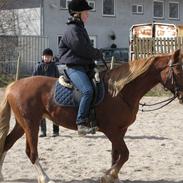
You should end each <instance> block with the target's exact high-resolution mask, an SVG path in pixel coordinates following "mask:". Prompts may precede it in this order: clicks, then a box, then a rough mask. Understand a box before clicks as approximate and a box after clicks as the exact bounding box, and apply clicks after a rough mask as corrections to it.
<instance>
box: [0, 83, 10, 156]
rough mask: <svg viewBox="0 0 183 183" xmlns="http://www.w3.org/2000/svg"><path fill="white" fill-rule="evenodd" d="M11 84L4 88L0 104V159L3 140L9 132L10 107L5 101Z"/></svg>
mask: <svg viewBox="0 0 183 183" xmlns="http://www.w3.org/2000/svg"><path fill="white" fill-rule="evenodd" d="M12 84H13V83H12ZM12 84H10V85H8V87H7V88H6V91H5V96H4V99H3V101H2V102H1V104H0V159H1V156H2V153H3V149H4V144H5V140H6V137H7V134H8V132H9V124H10V117H11V107H10V104H9V102H8V100H7V95H8V92H9V88H10V86H11V85H12Z"/></svg>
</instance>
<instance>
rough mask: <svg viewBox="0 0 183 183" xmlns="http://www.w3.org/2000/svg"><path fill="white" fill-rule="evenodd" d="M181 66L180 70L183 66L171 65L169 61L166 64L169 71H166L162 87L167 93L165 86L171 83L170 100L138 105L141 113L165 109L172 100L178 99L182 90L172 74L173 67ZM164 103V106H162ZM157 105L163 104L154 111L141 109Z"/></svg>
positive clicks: (173, 73)
mask: <svg viewBox="0 0 183 183" xmlns="http://www.w3.org/2000/svg"><path fill="white" fill-rule="evenodd" d="M178 65H180V66H182V69H183V64H181V63H176V64H173V62H172V60H170V61H169V63H168V66H166V67H168V68H169V71H168V76H167V78H166V80H165V83H164V84H163V86H164V89H165V90H166V91H167V89H166V84H167V83H168V81H171V84H172V85H173V93H174V95H173V97H171V98H168V99H166V100H163V101H161V102H157V103H154V104H146V103H143V104H142V103H139V105H140V106H142V109H139V110H140V111H142V112H150V111H155V110H158V109H161V108H163V107H165V106H166V105H168V104H170V103H171V102H172V101H173V100H175V99H176V98H177V97H178V92H179V91H180V90H181V89H183V87H180V86H179V85H178V84H177V81H176V77H175V72H174V67H175V66H178ZM163 103H164V104H163ZM159 104H163V105H162V106H160V107H157V108H154V109H147V110H144V109H143V107H144V106H145V107H147V106H148V107H151V106H155V105H159Z"/></svg>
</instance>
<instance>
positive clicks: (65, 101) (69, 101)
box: [54, 80, 105, 107]
mask: <svg viewBox="0 0 183 183" xmlns="http://www.w3.org/2000/svg"><path fill="white" fill-rule="evenodd" d="M96 91H97V96H96V100H95V104H94V105H98V104H99V103H100V102H102V100H103V98H104V95H105V87H104V83H103V81H102V82H100V83H97V85H96ZM80 99H81V93H80V92H79V90H77V89H76V88H75V89H69V88H66V87H64V86H62V85H61V84H60V83H59V82H58V80H57V81H56V84H55V88H54V101H55V103H56V104H57V105H59V106H65V107H78V106H79V103H80Z"/></svg>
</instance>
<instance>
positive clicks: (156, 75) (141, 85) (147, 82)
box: [121, 62, 166, 106]
mask: <svg viewBox="0 0 183 183" xmlns="http://www.w3.org/2000/svg"><path fill="white" fill-rule="evenodd" d="M165 64H166V63H165ZM160 67H162V68H163V67H164V65H161V66H159V65H158V64H156V62H154V63H153V65H152V66H151V67H150V68H149V69H148V70H147V71H146V72H145V73H144V74H142V75H141V76H139V77H137V78H136V79H134V80H133V81H132V82H130V83H129V84H127V85H126V86H125V88H124V89H123V90H122V91H121V94H122V95H123V96H124V98H126V99H128V103H129V104H131V105H132V106H133V105H135V104H136V105H138V103H139V101H140V99H141V98H142V97H143V96H144V95H145V94H146V93H147V92H148V91H149V90H151V89H152V88H153V87H154V86H155V85H157V84H158V83H159V82H160V72H161V68H160Z"/></svg>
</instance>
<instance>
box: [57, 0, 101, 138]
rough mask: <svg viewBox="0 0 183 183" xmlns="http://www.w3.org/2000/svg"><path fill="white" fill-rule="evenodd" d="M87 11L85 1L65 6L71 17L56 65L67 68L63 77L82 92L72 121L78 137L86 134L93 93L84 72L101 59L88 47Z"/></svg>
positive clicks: (99, 52) (96, 50)
mask: <svg viewBox="0 0 183 183" xmlns="http://www.w3.org/2000/svg"><path fill="white" fill-rule="evenodd" d="M91 9H92V7H90V6H89V5H88V3H87V1H86V0H72V1H71V2H70V3H69V6H68V10H69V14H70V15H71V17H70V18H69V19H68V22H67V30H66V32H65V33H64V35H63V37H62V40H61V41H60V44H59V54H60V62H61V64H65V65H66V66H67V70H66V71H67V75H68V76H69V78H70V79H71V81H72V83H73V84H74V85H75V86H76V88H77V89H78V90H79V91H80V92H81V93H82V97H81V101H80V104H79V109H78V114H77V119H76V124H77V128H78V133H79V134H82V135H86V134H87V133H90V128H89V127H88V126H87V122H88V116H89V110H90V105H91V101H92V98H93V93H94V92H93V87H92V84H91V81H90V79H89V76H88V72H90V71H91V70H93V69H94V66H95V64H94V60H100V59H102V58H103V55H102V53H101V51H100V50H99V49H96V48H94V47H92V45H91V42H90V39H89V36H88V33H87V31H86V29H85V26H84V24H85V23H86V22H87V20H88V16H89V10H91Z"/></svg>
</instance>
